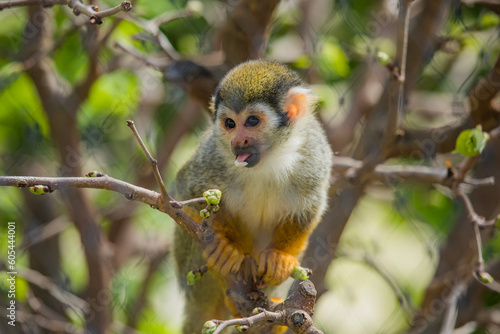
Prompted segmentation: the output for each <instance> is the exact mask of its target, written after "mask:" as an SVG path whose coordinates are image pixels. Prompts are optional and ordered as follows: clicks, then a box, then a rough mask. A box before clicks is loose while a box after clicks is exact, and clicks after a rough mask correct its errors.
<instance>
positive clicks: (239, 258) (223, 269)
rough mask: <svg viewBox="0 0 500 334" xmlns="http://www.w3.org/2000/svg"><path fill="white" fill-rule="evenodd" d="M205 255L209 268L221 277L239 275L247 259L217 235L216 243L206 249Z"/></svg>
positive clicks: (224, 238) (226, 240)
mask: <svg viewBox="0 0 500 334" xmlns="http://www.w3.org/2000/svg"><path fill="white" fill-rule="evenodd" d="M204 255H205V257H206V258H207V266H208V268H210V269H211V270H213V271H215V272H216V273H218V274H220V275H221V276H227V275H228V274H230V273H231V274H235V273H237V272H238V270H239V269H240V267H241V264H242V262H243V260H244V259H245V255H244V254H243V253H242V252H241V251H240V250H239V249H238V248H237V247H236V246H234V245H233V244H232V243H231V242H230V241H229V240H228V239H227V238H226V237H225V236H222V235H220V234H215V238H214V241H212V242H211V243H210V244H209V245H208V246H207V247H206V248H205V251H204Z"/></svg>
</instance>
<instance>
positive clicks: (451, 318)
mask: <svg viewBox="0 0 500 334" xmlns="http://www.w3.org/2000/svg"><path fill="white" fill-rule="evenodd" d="M464 290H465V285H464V284H463V283H456V284H455V285H454V286H453V289H452V290H451V291H452V292H451V296H449V297H448V300H447V302H446V304H447V307H446V313H445V315H444V320H443V324H442V326H441V331H440V332H439V334H449V333H452V332H453V330H454V329H455V324H456V322H457V315H458V298H459V297H460V296H461V295H462V293H463V292H464Z"/></svg>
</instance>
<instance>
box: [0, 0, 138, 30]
mask: <svg viewBox="0 0 500 334" xmlns="http://www.w3.org/2000/svg"><path fill="white" fill-rule="evenodd" d="M31 5H42V6H44V7H50V6H54V5H67V6H68V7H69V8H73V13H74V14H75V15H78V14H83V15H86V16H88V17H90V22H91V23H97V24H100V23H102V21H101V19H102V18H104V17H108V16H111V15H115V14H116V13H119V12H128V11H129V10H131V9H132V4H131V3H130V1H122V2H121V3H120V4H119V5H117V6H115V7H112V8H108V9H106V10H103V11H98V10H95V9H97V7H94V6H86V5H84V4H83V3H82V2H81V1H79V0H10V1H2V2H0V10H2V9H5V8H11V7H21V6H31Z"/></svg>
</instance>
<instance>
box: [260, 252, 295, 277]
mask: <svg viewBox="0 0 500 334" xmlns="http://www.w3.org/2000/svg"><path fill="white" fill-rule="evenodd" d="M298 264H299V263H298V261H297V259H296V258H295V256H293V255H291V254H288V253H285V252H283V251H280V250H277V249H268V250H265V251H263V252H262V253H260V258H259V274H260V275H262V280H263V281H264V283H266V284H268V285H280V284H281V283H283V282H284V281H285V280H286V279H287V278H288V277H290V275H291V274H292V271H293V267H295V266H297V265H298Z"/></svg>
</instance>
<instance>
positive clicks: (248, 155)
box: [236, 153, 251, 162]
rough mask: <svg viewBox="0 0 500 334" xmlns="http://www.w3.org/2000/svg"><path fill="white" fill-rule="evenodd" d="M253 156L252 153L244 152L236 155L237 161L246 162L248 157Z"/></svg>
mask: <svg viewBox="0 0 500 334" xmlns="http://www.w3.org/2000/svg"><path fill="white" fill-rule="evenodd" d="M250 156H251V154H250V153H243V154H240V155H238V156H237V157H236V161H238V162H245V160H246V159H248V158H249V157H250Z"/></svg>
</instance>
